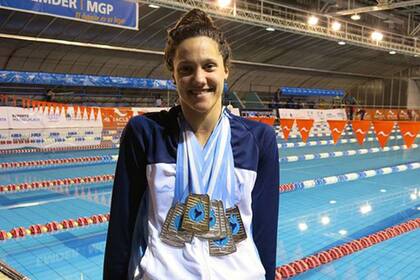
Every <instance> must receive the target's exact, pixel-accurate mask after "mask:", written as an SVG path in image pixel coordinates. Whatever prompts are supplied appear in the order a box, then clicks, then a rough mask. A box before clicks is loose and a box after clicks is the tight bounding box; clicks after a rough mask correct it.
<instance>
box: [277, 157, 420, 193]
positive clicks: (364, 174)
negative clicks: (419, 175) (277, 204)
mask: <svg viewBox="0 0 420 280" xmlns="http://www.w3.org/2000/svg"><path fill="white" fill-rule="evenodd" d="M418 168H420V162H411V163H407V164H400V165H394V166H387V167H382V168H378V169H369V170H364V171H360V172H352V173H346V174H341V175H337V176H328V177H322V178H316V179H311V180H305V181H300V182H295V183H288V184H281V185H280V186H279V191H280V193H286V192H293V191H298V190H304V189H311V188H315V187H319V186H325V185H331V184H336V183H341V182H350V181H355V180H358V179H363V178H369V177H375V176H378V175H386V174H391V173H398V172H404V171H407V170H414V169H418Z"/></svg>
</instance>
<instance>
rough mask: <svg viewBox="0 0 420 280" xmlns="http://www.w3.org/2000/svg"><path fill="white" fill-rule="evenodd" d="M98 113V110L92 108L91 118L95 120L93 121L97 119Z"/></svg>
mask: <svg viewBox="0 0 420 280" xmlns="http://www.w3.org/2000/svg"><path fill="white" fill-rule="evenodd" d="M98 113H99V108H98V107H94V108H93V117H94V118H95V121H96V120H97V119H98Z"/></svg>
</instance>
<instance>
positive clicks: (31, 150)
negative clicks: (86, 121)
mask: <svg viewBox="0 0 420 280" xmlns="http://www.w3.org/2000/svg"><path fill="white" fill-rule="evenodd" d="M119 147H120V145H119V144H100V145H87V146H72V147H54V148H28V149H10V150H0V155H8V154H26V153H48V152H67V151H85V150H102V149H115V148H119Z"/></svg>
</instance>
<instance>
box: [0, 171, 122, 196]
mask: <svg viewBox="0 0 420 280" xmlns="http://www.w3.org/2000/svg"><path fill="white" fill-rule="evenodd" d="M113 180H114V175H113V174H106V175H96V176H86V177H75V178H64V179H55V180H44V181H37V182H31V183H21V184H8V185H0V193H8V192H18V191H29V190H37V189H45V188H50V187H56V186H66V185H76V184H77V185H85V184H95V183H102V182H110V181H113Z"/></svg>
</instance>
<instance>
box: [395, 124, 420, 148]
mask: <svg viewBox="0 0 420 280" xmlns="http://www.w3.org/2000/svg"><path fill="white" fill-rule="evenodd" d="M398 126H399V127H400V130H401V135H402V137H403V139H404V143H405V145H406V146H407V148H411V145H413V143H414V142H415V141H416V137H417V134H418V133H419V132H420V122H405V121H399V122H398Z"/></svg>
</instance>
